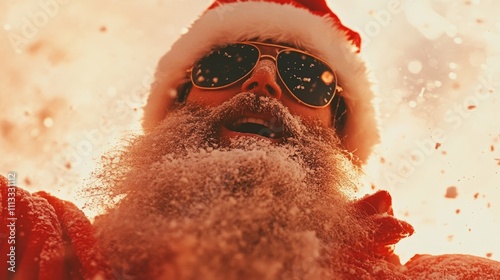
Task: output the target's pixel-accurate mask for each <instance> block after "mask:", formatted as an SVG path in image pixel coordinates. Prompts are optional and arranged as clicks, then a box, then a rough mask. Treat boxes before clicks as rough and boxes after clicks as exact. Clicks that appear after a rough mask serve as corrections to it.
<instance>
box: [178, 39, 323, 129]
mask: <svg viewBox="0 0 500 280" xmlns="http://www.w3.org/2000/svg"><path fill="white" fill-rule="evenodd" d="M260 50H261V53H262V55H272V56H275V55H276V54H277V52H278V48H275V47H270V46H265V47H260ZM241 92H253V93H254V94H256V95H261V96H268V97H272V98H276V99H277V100H279V101H280V102H281V103H282V104H283V105H284V106H286V107H287V108H288V109H289V111H290V113H292V114H293V115H295V116H298V117H300V118H301V119H303V120H304V121H305V122H309V123H313V122H314V123H315V124H316V125H320V126H322V127H327V128H328V127H332V112H331V108H330V106H327V107H325V108H312V107H308V106H306V105H304V104H301V103H300V102H299V101H298V100H297V99H296V98H295V97H294V96H293V95H292V94H291V93H290V91H289V90H288V89H287V88H286V86H285V85H283V83H282V82H281V80H280V78H279V76H278V75H277V69H276V63H275V62H274V61H273V60H272V59H271V58H268V57H262V58H261V60H260V61H259V62H258V63H257V66H256V67H255V69H254V70H253V72H252V73H251V74H250V75H249V76H248V77H245V78H244V79H242V80H241V81H239V82H238V83H235V84H233V85H231V86H229V87H226V88H222V89H215V90H205V89H200V88H197V87H193V88H192V90H191V92H190V93H189V95H188V97H187V100H186V102H188V103H189V102H192V103H193V104H197V105H200V106H218V105H221V104H222V103H224V102H226V101H227V100H229V99H230V98H231V97H233V96H234V95H236V94H238V93H241ZM249 116H250V115H249ZM250 117H262V118H265V119H266V118H267V116H258V115H255V114H253V115H251V116H250ZM221 134H222V135H221V136H222V137H224V136H225V137H229V138H230V137H237V136H240V135H242V134H244V133H238V132H233V131H228V130H227V129H224V128H223V129H222V131H221ZM225 137H224V138H225ZM258 137H260V136H258Z"/></svg>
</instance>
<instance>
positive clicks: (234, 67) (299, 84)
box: [188, 42, 342, 108]
mask: <svg viewBox="0 0 500 280" xmlns="http://www.w3.org/2000/svg"><path fill="white" fill-rule="evenodd" d="M259 47H273V48H276V50H277V54H276V55H274V56H273V55H268V54H262V52H261V49H260V48H259ZM263 58H268V59H272V60H273V61H274V62H275V63H276V68H277V73H278V76H279V77H280V79H281V81H282V83H283V85H285V87H286V88H287V89H288V91H289V92H290V93H291V94H292V95H293V97H295V99H297V101H298V102H300V103H302V104H304V105H305V106H308V107H312V108H324V107H326V106H328V105H329V104H330V102H332V100H333V98H334V96H335V94H336V93H337V92H340V91H342V88H341V87H340V86H338V85H337V76H336V74H335V72H334V71H333V70H332V68H331V67H330V66H328V64H327V63H326V62H325V61H323V60H322V59H320V58H318V57H316V56H313V55H311V54H309V53H307V52H304V51H302V50H298V49H294V48H290V47H287V46H282V45H275V44H268V43H261V42H243V43H235V44H230V45H226V46H223V47H220V48H217V49H214V50H212V51H211V52H210V53H209V54H207V55H206V56H205V57H203V58H201V59H200V60H198V62H196V63H195V64H194V66H193V67H192V68H191V69H189V70H188V72H190V79H191V82H192V84H193V85H194V86H195V87H197V88H200V89H205V90H213V89H221V88H225V87H229V86H231V85H233V84H235V83H237V82H239V81H241V80H242V79H244V78H246V77H248V76H249V75H250V73H252V71H253V70H254V69H255V67H256V66H257V63H258V62H259V61H260V60H261V59H263Z"/></svg>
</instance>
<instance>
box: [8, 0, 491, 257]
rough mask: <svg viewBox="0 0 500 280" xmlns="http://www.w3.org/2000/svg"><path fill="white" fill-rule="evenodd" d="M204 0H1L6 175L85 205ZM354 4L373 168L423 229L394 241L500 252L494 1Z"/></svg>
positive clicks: (346, 14) (343, 0) (419, 249)
mask: <svg viewBox="0 0 500 280" xmlns="http://www.w3.org/2000/svg"><path fill="white" fill-rule="evenodd" d="M209 2H210V1H207V0H190V1H187V0H163V1H162V0H147V1H97V0H92V1H76V0H59V1H57V0H39V1H35V0H29V1H28V0H24V1H22V2H21V1H12V0H7V1H2V2H0V61H1V62H2V67H1V69H0V71H1V75H0V86H1V93H0V98H1V99H0V112H1V114H0V154H1V157H0V158H1V160H0V174H2V175H6V174H7V172H9V171H16V172H17V173H18V176H19V182H18V184H19V185H20V186H23V187H24V188H26V189H28V190H31V191H35V190H40V189H43V190H49V191H51V192H52V193H54V194H56V195H57V196H59V197H62V198H65V199H68V200H71V201H74V202H75V203H77V205H79V206H83V203H84V201H85V198H82V197H80V196H79V193H78V190H79V189H80V188H81V187H82V186H84V185H85V180H84V179H85V178H86V177H88V176H89V174H90V172H91V170H92V169H93V168H94V167H95V162H96V161H97V160H98V159H99V157H100V156H101V155H102V153H103V152H104V151H106V150H107V149H109V148H110V147H112V146H115V145H117V144H118V143H120V137H122V136H123V135H124V134H127V133H136V132H140V125H139V119H140V117H141V111H140V108H141V107H142V105H143V104H144V103H143V102H144V100H145V96H146V94H147V90H148V85H149V83H150V82H151V79H152V73H153V72H154V67H155V63H156V61H157V60H158V58H159V57H160V56H161V54H162V53H164V52H165V51H166V50H168V48H169V46H170V44H171V43H172V42H173V41H174V40H175V39H176V38H177V37H178V36H179V35H180V34H181V33H182V32H185V27H187V26H188V25H189V22H190V21H192V20H193V19H194V18H195V17H196V16H197V15H198V14H200V13H201V12H202V11H203V10H204V9H205V8H206V6H207V5H208V4H209ZM352 2H353V1H347V0H335V1H334V0H331V1H329V3H330V6H331V7H332V9H333V10H334V11H336V13H337V14H338V15H339V17H340V18H341V19H342V20H343V22H344V23H345V24H346V25H347V26H350V27H352V28H353V29H356V30H358V31H360V32H361V33H362V37H363V51H362V54H363V56H364V57H365V59H366V61H367V63H368V65H369V66H370V68H371V69H372V70H373V72H372V73H371V75H372V76H373V78H374V80H376V81H378V82H377V83H376V85H375V86H376V89H377V91H378V92H379V93H380V99H379V100H378V101H379V102H380V113H381V121H382V125H381V130H382V139H383V142H382V144H381V146H380V147H379V149H378V152H377V154H376V155H374V156H373V158H372V160H371V162H370V164H369V165H368V166H367V173H368V175H369V177H370V179H371V180H372V181H373V182H374V183H375V185H376V188H377V189H388V190H389V191H391V193H392V194H393V197H394V207H395V212H396V215H397V216H398V217H400V218H404V219H406V220H408V221H409V222H411V223H412V224H413V225H414V226H415V228H416V230H417V232H416V234H415V235H414V236H413V237H412V238H409V239H408V240H406V241H404V242H402V243H401V244H400V246H399V247H398V249H397V251H398V252H399V253H400V254H401V256H402V259H403V260H406V259H408V258H409V257H411V256H412V255H413V254H415V253H433V254H442V253H449V252H455V253H470V254H474V255H479V256H485V257H490V258H493V259H497V260H500V242H498V233H499V232H500V175H499V172H500V100H499V90H500V75H499V72H500V71H499V70H500V52H499V50H500V22H498V20H497V19H498V15H497V13H498V11H499V10H500V4H499V2H498V1H497V2H495V1H493V0H490V1H484V0H483V1H481V0H463V1H453V0H427V1H402V0H401V1H399V0H378V1H373V0H358V1H356V2H355V3H352ZM453 187H454V188H453ZM447 190H449V193H448V198H447V197H445V196H446V193H447ZM453 190H456V194H454V193H453ZM366 192H372V190H370V188H365V189H362V190H361V191H360V195H362V194H363V193H366ZM87 213H88V214H89V215H93V213H90V212H87Z"/></svg>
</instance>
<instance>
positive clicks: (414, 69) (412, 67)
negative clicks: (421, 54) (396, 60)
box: [408, 60, 422, 74]
mask: <svg viewBox="0 0 500 280" xmlns="http://www.w3.org/2000/svg"><path fill="white" fill-rule="evenodd" d="M408 71H410V73H412V74H418V73H420V71H422V62H420V61H418V60H413V61H411V62H410V63H408Z"/></svg>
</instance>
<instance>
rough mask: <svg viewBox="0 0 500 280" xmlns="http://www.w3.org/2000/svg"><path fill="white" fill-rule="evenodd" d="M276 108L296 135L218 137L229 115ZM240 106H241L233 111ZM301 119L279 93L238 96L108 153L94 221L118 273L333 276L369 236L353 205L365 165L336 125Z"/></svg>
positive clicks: (174, 118) (170, 120) (173, 119)
mask: <svg viewBox="0 0 500 280" xmlns="http://www.w3.org/2000/svg"><path fill="white" fill-rule="evenodd" d="M242 107H245V108H251V109H252V110H254V111H258V110H261V109H263V108H264V110H271V111H272V112H273V114H275V116H276V117H278V118H280V119H282V120H283V122H284V124H285V127H287V130H288V132H289V133H290V135H291V137H290V138H289V139H288V140H287V141H285V143H283V144H280V145H271V144H270V143H269V142H268V141H267V140H266V139H259V138H255V137H242V138H238V139H235V140H234V141H232V142H231V143H230V144H228V145H224V146H223V145H221V143H219V142H218V140H217V132H216V131H217V129H216V128H217V127H218V125H220V122H221V120H223V119H224V116H225V115H227V114H228V113H229V112H231V111H233V110H240V109H241V108H242ZM235 108H238V109H235ZM313 127H314V126H306V125H304V124H303V123H302V122H301V121H300V120H299V119H297V118H295V117H293V116H292V115H290V113H289V112H288V110H286V108H284V107H283V106H282V105H281V104H280V103H279V102H277V101H275V100H274V99H263V98H260V99H259V98H255V96H254V95H253V94H246V93H241V94H239V95H236V96H235V97H234V98H233V99H231V100H230V101H228V102H226V103H224V104H223V105H221V106H219V107H216V108H210V109H201V108H194V107H191V106H187V107H184V108H179V109H178V110H176V111H175V112H172V113H170V115H169V116H167V118H166V119H165V120H164V121H163V122H162V123H161V124H159V125H158V127H157V128H156V129H155V130H154V131H152V132H150V133H148V134H146V135H145V136H138V137H137V138H136V139H134V140H132V141H131V143H130V144H129V145H128V148H127V149H125V150H124V151H121V152H118V153H117V154H116V153H115V154H113V155H110V156H109V157H108V160H107V161H106V162H105V163H104V167H103V171H100V172H99V174H97V178H98V180H99V182H100V185H99V188H95V189H89V192H91V193H94V194H95V193H101V194H102V193H104V196H103V197H101V198H104V199H107V200H106V201H108V202H110V201H113V199H116V198H117V197H120V198H122V199H121V200H120V202H119V203H117V204H115V205H113V204H112V203H108V204H109V210H108V212H107V213H106V214H105V215H103V216H101V217H98V218H97V219H96V222H95V226H96V232H97V236H98V239H99V241H100V245H101V246H102V247H103V249H104V251H105V254H106V255H107V256H109V260H110V262H111V264H112V265H113V267H114V268H115V269H117V270H118V271H119V272H120V273H121V272H124V273H127V274H129V275H130V274H131V275H135V276H136V277H138V278H141V279H142V278H144V279H151V278H161V279H331V278H332V277H334V276H335V275H338V274H341V273H342V270H343V269H345V267H344V266H343V263H345V262H346V261H348V260H346V259H345V258H346V255H345V253H346V252H348V251H349V250H350V249H351V248H352V247H353V246H356V245H357V244H359V243H360V242H361V240H362V239H363V238H365V231H364V230H363V228H365V225H364V224H363V223H362V222H361V221H360V220H359V219H357V218H356V217H355V215H353V213H352V208H351V207H350V206H349V197H348V196H347V195H346V193H347V192H349V191H352V190H354V188H355V187H356V184H357V181H356V180H357V178H358V177H359V173H358V171H357V169H356V168H355V167H354V166H353V165H352V164H351V162H350V161H349V160H348V158H347V156H346V155H345V154H344V153H343V152H342V151H341V150H340V149H339V144H338V143H339V141H338V139H337V137H336V136H335V134H334V132H333V130H332V131H323V130H318V129H315V128H313Z"/></svg>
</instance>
